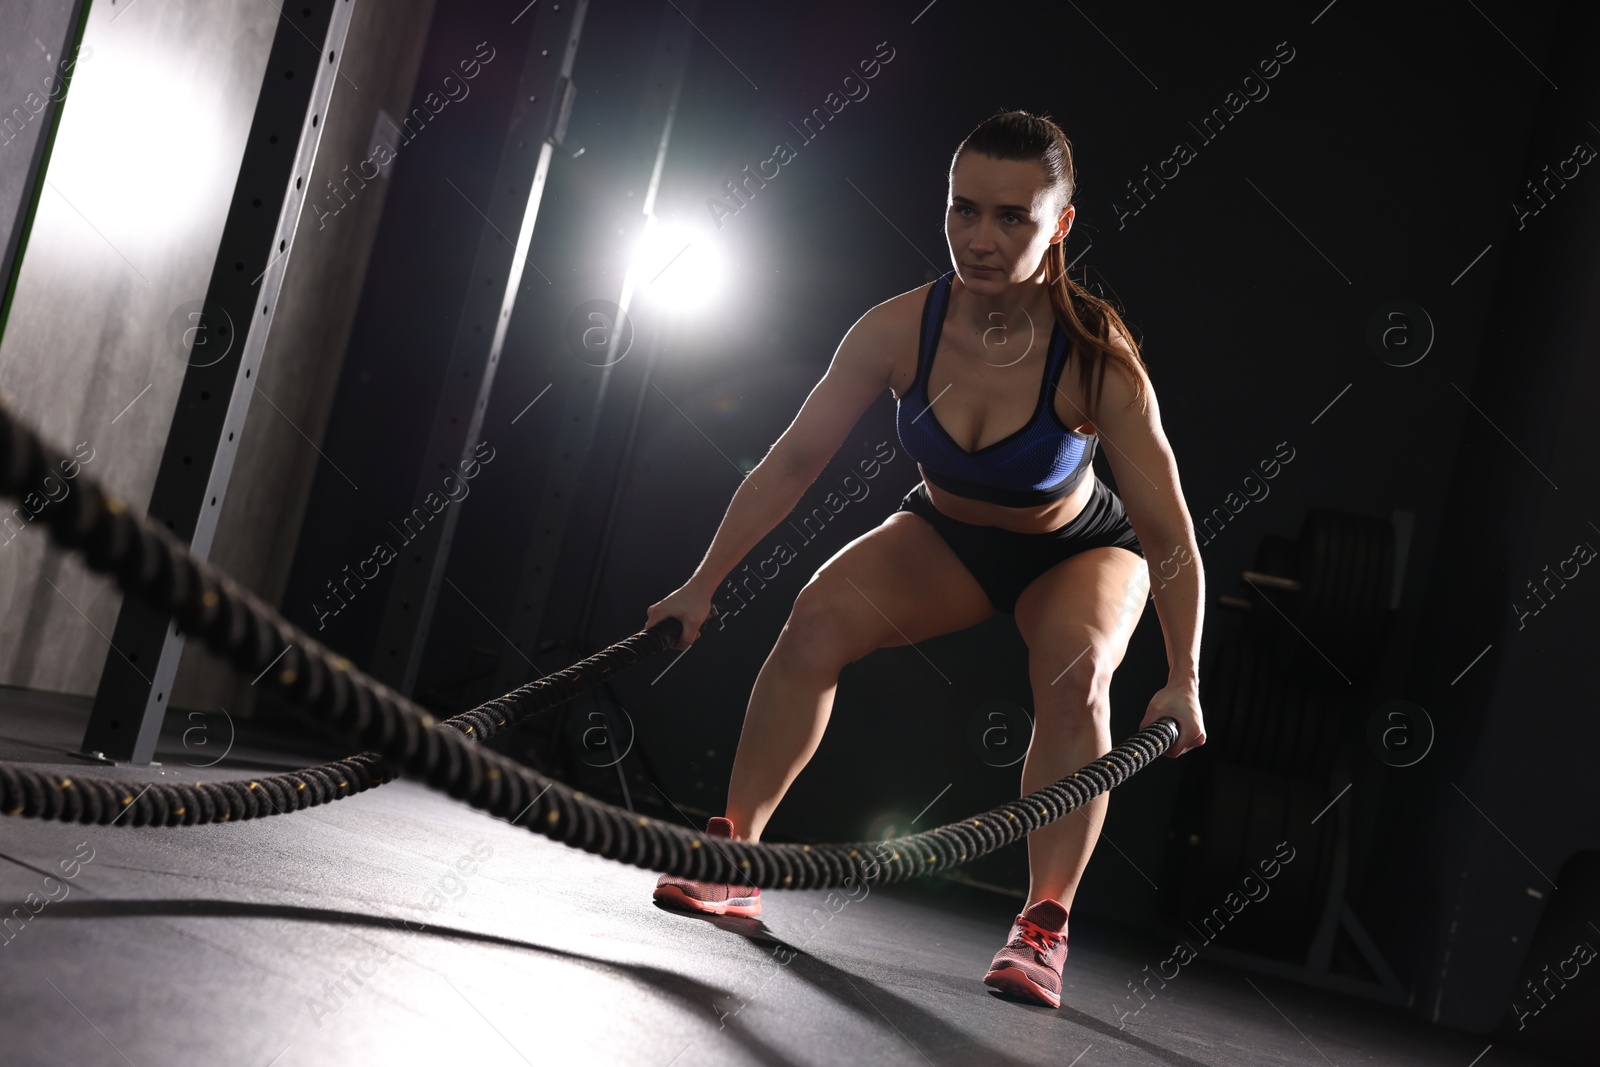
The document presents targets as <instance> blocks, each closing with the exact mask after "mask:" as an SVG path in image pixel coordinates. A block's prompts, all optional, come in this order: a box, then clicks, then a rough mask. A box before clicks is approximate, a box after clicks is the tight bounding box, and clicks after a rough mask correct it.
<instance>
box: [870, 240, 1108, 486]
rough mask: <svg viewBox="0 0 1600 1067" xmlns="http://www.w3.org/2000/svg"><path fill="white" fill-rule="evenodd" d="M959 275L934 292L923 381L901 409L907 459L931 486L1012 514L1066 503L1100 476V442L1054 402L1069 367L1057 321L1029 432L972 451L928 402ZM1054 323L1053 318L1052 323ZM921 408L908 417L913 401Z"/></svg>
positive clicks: (928, 305) (922, 348)
mask: <svg viewBox="0 0 1600 1067" xmlns="http://www.w3.org/2000/svg"><path fill="white" fill-rule="evenodd" d="M954 278H955V271H953V270H952V271H947V272H946V273H945V274H943V275H941V276H940V277H939V280H938V281H936V282H934V283H933V285H931V286H929V288H928V297H927V300H926V301H925V303H924V305H923V309H922V331H921V335H920V337H919V339H918V342H917V376H916V377H915V378H914V379H913V380H912V382H911V387H910V388H909V389H907V390H906V393H905V396H904V397H902V398H901V402H899V403H897V404H896V405H895V433H896V434H897V436H898V437H899V438H900V445H901V447H903V448H904V449H905V450H906V453H907V454H908V455H910V456H911V458H912V459H914V460H916V461H917V462H918V463H920V464H921V465H922V469H923V473H924V475H926V477H927V479H928V481H930V482H932V483H933V484H934V485H937V486H938V487H939V488H941V489H943V490H945V491H946V492H949V493H954V494H955V495H957V496H964V497H971V498H973V499H975V500H987V501H990V502H992V503H996V504H1004V505H1006V506H1008V507H1029V506H1032V505H1036V504H1045V503H1049V502H1050V501H1052V500H1060V499H1061V498H1062V497H1064V496H1066V495H1067V494H1069V493H1071V492H1072V491H1073V490H1074V489H1076V488H1077V487H1078V484H1079V483H1080V482H1081V481H1082V480H1083V478H1084V477H1085V475H1088V474H1090V473H1092V471H1093V469H1094V467H1093V460H1094V450H1095V445H1096V443H1097V442H1098V440H1099V439H1098V438H1097V437H1095V436H1092V435H1090V434H1082V433H1079V432H1078V431H1076V430H1074V429H1072V428H1071V427H1070V426H1067V425H1065V424H1063V423H1062V421H1061V419H1060V417H1059V416H1057V415H1056V411H1055V405H1054V404H1053V403H1051V398H1052V397H1053V396H1054V394H1055V389H1056V383H1057V382H1059V381H1060V380H1061V371H1062V368H1064V367H1065V366H1066V362H1067V335H1066V331H1065V330H1063V329H1062V328H1061V324H1060V323H1059V322H1057V323H1056V324H1055V329H1054V330H1052V331H1051V334H1050V349H1049V352H1048V354H1047V356H1046V361H1045V369H1044V379H1043V381H1042V382H1041V383H1040V387H1039V402H1038V403H1037V404H1036V405H1035V407H1034V412H1033V418H1031V419H1029V420H1028V423H1027V425H1025V426H1023V427H1022V428H1021V429H1019V430H1017V431H1016V432H1015V433H1011V434H1008V435H1006V436H1005V437H1002V438H1001V439H1000V440H998V441H995V442H994V443H993V444H988V445H984V446H983V447H982V448H980V449H978V450H977V451H976V452H968V451H967V450H966V449H964V448H962V447H961V446H960V445H959V444H957V443H956V440H955V438H953V437H951V436H950V434H949V433H948V432H946V430H945V428H944V426H943V425H941V424H940V422H939V418H938V416H937V415H936V414H934V412H933V402H932V401H931V400H929V399H928V378H929V377H930V375H931V372H932V368H933V357H934V354H935V353H936V352H937V350H938V348H939V334H940V333H941V332H942V331H943V329H944V319H945V312H946V311H947V310H949V307H950V287H951V285H952V283H953V280H954ZM1052 317H1053V316H1052ZM908 399H913V400H915V401H916V403H915V404H913V405H912V408H913V411H912V412H911V413H909V414H908V413H907V411H906V404H905V403H904V401H905V400H908Z"/></svg>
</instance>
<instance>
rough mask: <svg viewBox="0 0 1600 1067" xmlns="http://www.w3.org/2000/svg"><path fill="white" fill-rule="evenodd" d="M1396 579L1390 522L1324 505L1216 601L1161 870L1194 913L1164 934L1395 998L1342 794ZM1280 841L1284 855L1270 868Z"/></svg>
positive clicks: (1396, 988)
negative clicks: (1224, 611)
mask: <svg viewBox="0 0 1600 1067" xmlns="http://www.w3.org/2000/svg"><path fill="white" fill-rule="evenodd" d="M1393 576H1394V531H1393V527H1392V525H1391V523H1390V522H1389V520H1387V519H1373V518H1370V517H1367V516H1361V515H1351V514H1347V513H1342V512H1336V511H1331V510H1328V509H1320V508H1319V509H1313V510H1312V511H1311V512H1309V513H1308V515H1307V517H1306V519H1305V522H1304V524H1303V525H1302V528H1301V533H1300V537H1299V539H1298V540H1295V541H1291V540H1289V539H1287V538H1282V537H1276V536H1270V535H1269V536H1267V537H1266V538H1264V539H1263V541H1262V543H1261V546H1260V548H1259V550H1258V552H1257V555H1256V560H1255V565H1254V567H1253V568H1251V569H1250V570H1247V571H1245V572H1244V573H1243V575H1242V580H1243V583H1244V585H1245V592H1244V594H1243V595H1224V596H1222V597H1219V603H1220V604H1221V606H1223V607H1227V608H1230V609H1232V610H1233V612H1234V614H1235V618H1233V619H1232V620H1229V622H1231V624H1232V625H1231V627H1229V628H1227V629H1225V631H1224V633H1223V635H1222V637H1221V639H1220V641H1219V642H1218V646H1217V648H1216V651H1215V654H1214V655H1213V656H1212V657H1211V659H1210V660H1209V661H1208V665H1207V671H1206V676H1205V684H1204V686H1203V687H1202V689H1201V701H1202V706H1203V707H1204V709H1205V715H1206V734H1207V742H1206V744H1205V745H1204V746H1203V747H1201V748H1200V749H1198V750H1196V752H1195V753H1193V754H1192V756H1191V757H1190V759H1191V760H1192V761H1193V762H1192V763H1191V764H1190V765H1189V767H1188V768H1187V773H1186V775H1185V778H1184V782H1183V784H1182V786H1181V787H1180V792H1179V810H1178V814H1177V817H1176V818H1175V820H1174V824H1175V825H1174V828H1173V830H1172V831H1171V832H1170V833H1169V839H1170V840H1169V845H1170V847H1169V851H1168V857H1167V869H1166V871H1165V872H1164V876H1163V879H1162V881H1163V884H1165V885H1167V886H1168V887H1169V888H1168V890H1167V891H1166V903H1167V907H1168V911H1169V913H1170V915H1171V916H1193V917H1194V918H1193V919H1184V918H1181V917H1180V918H1170V917H1169V918H1167V919H1164V920H1163V923H1162V925H1161V933H1162V935H1163V936H1171V937H1173V938H1174V939H1175V940H1176V941H1182V942H1184V943H1186V944H1187V945H1188V946H1189V947H1190V948H1191V949H1192V950H1193V951H1194V952H1195V953H1196V954H1197V955H1198V956H1204V957H1205V958H1207V959H1211V960H1215V961H1216V962H1219V963H1224V964H1229V965H1232V966H1237V967H1241V968H1245V969H1248V970H1254V971H1257V972H1261V973H1266V974H1272V975H1275V976H1277V977H1283V978H1288V979H1291V980H1295V981H1301V982H1306V983H1308V984H1312V985H1316V986H1320V987H1322V988H1326V989H1332V990H1336V991H1340V992H1344V993H1349V994H1353V995H1356V996H1360V997H1363V998H1366V999H1371V1000H1376V1001H1380V1002H1384V1003H1392V1004H1405V1003H1407V1002H1408V1000H1409V994H1408V993H1407V991H1406V989H1405V987H1404V986H1403V985H1402V984H1401V982H1400V981H1399V979H1398V978H1397V977H1396V976H1395V974H1394V972H1393V970H1392V969H1391V968H1390V967H1389V965H1388V964H1387V963H1386V962H1385V960H1384V959H1383V957H1382V954H1381V953H1380V952H1379V951H1378V948H1377V946H1376V945H1375V944H1374V943H1373V941H1372V939H1371V937H1370V936H1368V934H1367V932H1366V929H1365V927H1364V926H1363V925H1362V923H1361V921H1360V919H1359V917H1358V916H1357V915H1356V914H1355V912H1354V910H1353V909H1352V908H1351V907H1350V905H1349V903H1348V901H1347V900H1346V899H1345V893H1346V888H1347V885H1348V879H1349V872H1350V865H1351V822H1352V819H1351V811H1350V809H1351V801H1350V798H1349V797H1347V796H1345V791H1346V790H1347V789H1349V788H1350V787H1351V784H1352V770H1353V761H1354V757H1355V754H1356V752H1357V751H1358V749H1357V748H1356V745H1357V744H1358V742H1359V740H1360V737H1361V734H1360V727H1361V723H1360V721H1359V720H1360V718H1361V712H1362V711H1363V710H1364V709H1365V707H1366V706H1367V705H1368V704H1369V703H1370V699H1371V689H1372V685H1373V683H1374V681H1375V676H1376V673H1377V664H1378V662H1379V660H1380V658H1381V657H1380V655H1379V653H1380V651H1381V650H1382V647H1383V645H1384V644H1385V642H1386V641H1387V633H1388V621H1389V620H1388V616H1389V606H1388V600H1389V593H1390V588H1391V583H1392V581H1393ZM1224 625H1225V626H1227V625H1228V624H1227V623H1225V624H1224ZM1282 841H1287V842H1289V844H1290V845H1292V846H1293V847H1294V849H1295V852H1294V856H1293V859H1291V860H1290V861H1288V862H1278V863H1277V865H1276V866H1275V867H1274V866H1273V861H1274V860H1275V859H1278V860H1281V856H1276V855H1275V846H1276V845H1277V843H1279V842H1282ZM1264 864H1265V865H1264ZM1265 871H1270V872H1272V875H1273V877H1271V878H1270V879H1269V878H1266V877H1264V872H1265ZM1247 875H1254V881H1253V882H1247V881H1246V876H1247ZM1230 894H1232V895H1231V896H1230ZM1253 894H1260V896H1259V897H1255V898H1252V896H1253ZM1230 903H1231V904H1232V905H1233V906H1232V907H1229V906H1228V905H1229V904H1230ZM1341 934H1343V935H1344V943H1343V944H1342V943H1341V939H1340V935H1341ZM1346 945H1347V946H1348V948H1349V949H1350V950H1353V951H1347V952H1344V953H1342V954H1340V950H1341V949H1342V948H1345V946H1346ZM1343 963H1356V964H1357V965H1358V966H1357V969H1358V970H1359V967H1360V966H1364V967H1365V969H1366V971H1367V972H1369V973H1370V977H1369V976H1368V975H1367V974H1360V973H1348V972H1345V971H1341V970H1340V969H1339V965H1340V964H1343Z"/></svg>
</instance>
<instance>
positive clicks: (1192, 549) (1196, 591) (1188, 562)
mask: <svg viewBox="0 0 1600 1067" xmlns="http://www.w3.org/2000/svg"><path fill="white" fill-rule="evenodd" d="M1173 545H1174V552H1173V556H1172V557H1168V559H1169V561H1170V560H1171V559H1172V558H1173V557H1177V558H1180V559H1181V560H1182V563H1181V565H1180V566H1179V567H1178V568H1177V573H1176V574H1173V575H1171V576H1170V577H1168V576H1166V575H1165V568H1164V570H1163V573H1162V575H1161V576H1159V577H1158V576H1156V575H1152V578H1155V581H1154V582H1153V584H1152V586H1151V592H1152V595H1153V596H1154V597H1155V602H1156V616H1157V617H1158V618H1160V620H1161V633H1162V636H1163V637H1164V638H1165V640H1166V644H1167V684H1168V685H1180V684H1182V685H1193V686H1196V687H1198V686H1199V683H1200V621H1201V617H1202V615H1203V614H1204V605H1205V592H1206V577H1205V572H1204V570H1203V569H1202V568H1201V566H1200V546H1199V545H1198V544H1196V543H1195V539H1194V534H1193V533H1191V532H1189V531H1187V530H1186V531H1184V533H1183V534H1182V535H1181V536H1180V537H1178V538H1176V539H1174V540H1173Z"/></svg>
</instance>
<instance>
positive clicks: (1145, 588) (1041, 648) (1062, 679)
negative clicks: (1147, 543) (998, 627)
mask: <svg viewBox="0 0 1600 1067" xmlns="http://www.w3.org/2000/svg"><path fill="white" fill-rule="evenodd" d="M1149 596H1150V576H1149V569H1148V566H1147V565H1146V563H1145V560H1144V558H1143V557H1141V556H1140V555H1138V553H1135V552H1132V551H1129V550H1128V549H1125V548H1117V547H1104V548H1091V549H1089V550H1087V551H1085V552H1080V553H1078V554H1077V555H1075V556H1072V557H1069V558H1068V559H1064V560H1062V561H1061V562H1060V563H1058V564H1056V565H1055V566H1054V567H1052V568H1050V569H1049V570H1048V571H1046V572H1044V573H1043V574H1041V575H1039V577H1038V578H1036V579H1035V580H1034V581H1033V582H1032V583H1031V584H1030V585H1029V586H1028V588H1026V589H1025V590H1023V592H1022V595H1021V596H1020V597H1018V598H1017V608H1016V619H1017V629H1018V630H1019V631H1020V632H1021V634H1022V639H1023V641H1024V642H1025V643H1026V644H1027V646H1028V663H1029V670H1030V673H1031V674H1032V675H1033V682H1034V688H1035V691H1036V692H1035V695H1036V697H1038V696H1040V695H1043V694H1042V693H1041V692H1040V687H1041V686H1042V687H1043V692H1044V693H1054V692H1060V693H1063V694H1065V693H1068V692H1071V693H1075V694H1077V695H1078V696H1081V695H1082V694H1083V693H1084V692H1085V691H1094V690H1099V689H1103V688H1104V687H1106V686H1108V685H1109V683H1110V675H1111V672H1112V671H1114V670H1115V669H1116V668H1117V666H1118V665H1119V664H1120V663H1121V662H1122V657H1123V655H1124V654H1125V653H1126V652H1127V649H1128V641H1129V639H1130V638H1131V637H1132V636H1133V631H1134V629H1135V628H1136V627H1137V626H1138V625H1139V619H1140V617H1141V616H1143V614H1144V608H1145V604H1146V603H1147V602H1148V600H1149Z"/></svg>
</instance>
